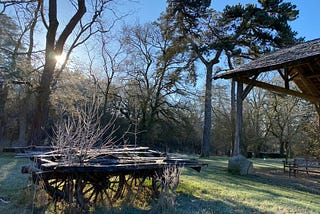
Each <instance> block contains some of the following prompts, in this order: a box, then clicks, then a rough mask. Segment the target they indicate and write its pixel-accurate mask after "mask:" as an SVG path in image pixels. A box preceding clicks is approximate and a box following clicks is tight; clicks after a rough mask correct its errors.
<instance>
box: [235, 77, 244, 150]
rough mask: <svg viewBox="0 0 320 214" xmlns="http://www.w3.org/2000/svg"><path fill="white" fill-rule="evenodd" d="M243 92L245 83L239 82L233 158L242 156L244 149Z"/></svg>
mask: <svg viewBox="0 0 320 214" xmlns="http://www.w3.org/2000/svg"><path fill="white" fill-rule="evenodd" d="M242 91H243V83H241V82H237V118H236V134H235V138H236V139H235V145H234V151H233V156H238V155H240V154H241V148H242V124H243V118H242V97H241V96H242Z"/></svg>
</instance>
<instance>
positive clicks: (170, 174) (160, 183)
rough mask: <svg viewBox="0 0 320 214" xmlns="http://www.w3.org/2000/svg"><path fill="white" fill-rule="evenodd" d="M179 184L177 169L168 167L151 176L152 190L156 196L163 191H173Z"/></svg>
mask: <svg viewBox="0 0 320 214" xmlns="http://www.w3.org/2000/svg"><path fill="white" fill-rule="evenodd" d="M178 184H179V170H178V168H177V167H168V168H165V169H163V170H158V171H156V172H155V173H154V175H153V176H152V188H153V191H154V193H155V195H156V196H158V195H160V194H161V193H162V192H163V191H172V192H173V191H175V190H176V189H177V187H178Z"/></svg>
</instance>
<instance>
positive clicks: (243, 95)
mask: <svg viewBox="0 0 320 214" xmlns="http://www.w3.org/2000/svg"><path fill="white" fill-rule="evenodd" d="M259 74H260V73H258V74H256V75H255V76H254V77H253V78H252V79H250V80H251V82H253V81H255V80H256V79H257V78H258V76H259ZM253 87H254V85H252V84H251V83H249V84H248V85H247V87H246V88H245V89H244V91H243V92H242V95H241V99H242V100H244V99H245V98H246V97H247V96H248V94H249V93H250V91H251V90H252V88H253Z"/></svg>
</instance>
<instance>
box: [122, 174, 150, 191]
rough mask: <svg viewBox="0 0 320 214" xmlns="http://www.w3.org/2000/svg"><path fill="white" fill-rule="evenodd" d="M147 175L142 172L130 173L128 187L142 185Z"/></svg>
mask: <svg viewBox="0 0 320 214" xmlns="http://www.w3.org/2000/svg"><path fill="white" fill-rule="evenodd" d="M146 178H147V176H146V175H142V174H141V175H140V174H133V175H128V176H127V178H126V184H127V186H128V187H131V188H133V187H141V186H142V185H143V183H144V182H145V180H146Z"/></svg>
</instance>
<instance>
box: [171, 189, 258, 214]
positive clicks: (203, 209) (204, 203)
mask: <svg viewBox="0 0 320 214" xmlns="http://www.w3.org/2000/svg"><path fill="white" fill-rule="evenodd" d="M175 213H179V214H180V213H181V214H183V213H199V214H200V213H260V210H258V209H255V208H252V207H248V206H244V205H243V204H242V203H240V202H236V201H234V200H224V201H222V200H212V199H208V200H204V199H201V198H198V197H195V196H192V195H186V194H182V193H180V194H179V195H178V197H177V206H176V210H175Z"/></svg>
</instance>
